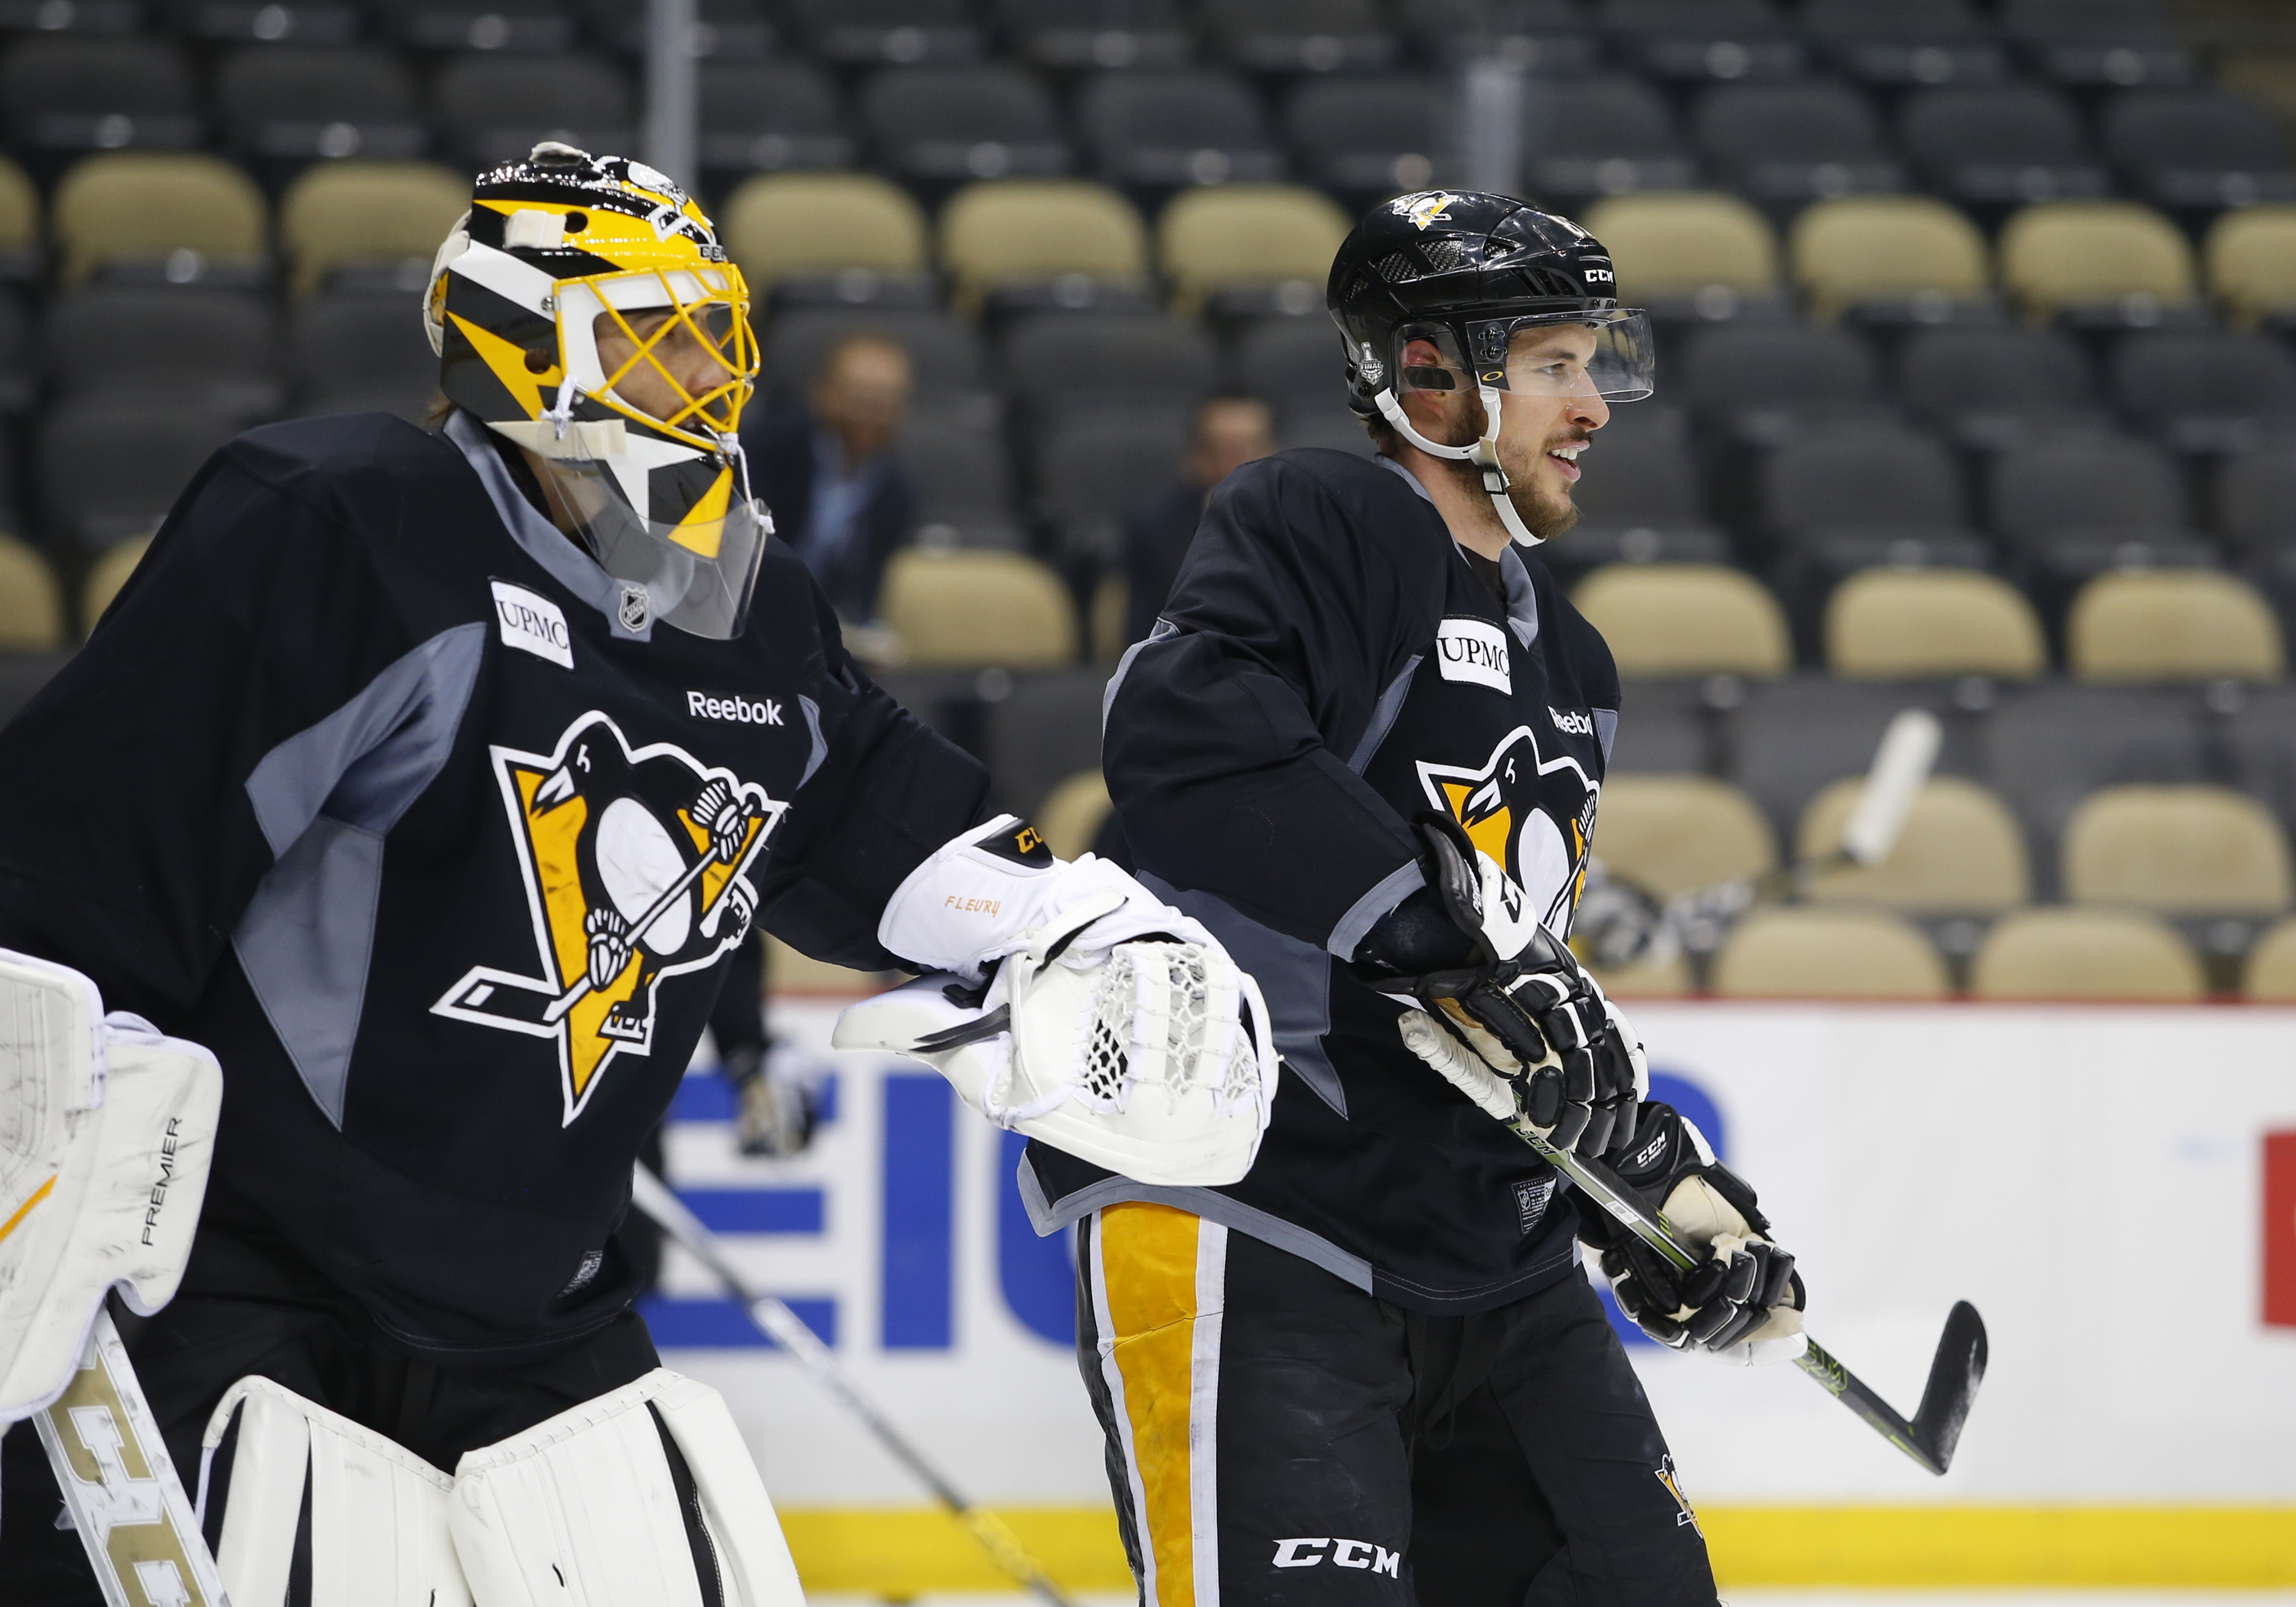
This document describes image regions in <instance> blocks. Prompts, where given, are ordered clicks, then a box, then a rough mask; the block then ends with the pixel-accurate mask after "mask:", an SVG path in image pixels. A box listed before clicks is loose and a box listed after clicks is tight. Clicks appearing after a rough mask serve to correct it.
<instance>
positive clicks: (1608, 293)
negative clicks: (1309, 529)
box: [1324, 190, 1656, 546]
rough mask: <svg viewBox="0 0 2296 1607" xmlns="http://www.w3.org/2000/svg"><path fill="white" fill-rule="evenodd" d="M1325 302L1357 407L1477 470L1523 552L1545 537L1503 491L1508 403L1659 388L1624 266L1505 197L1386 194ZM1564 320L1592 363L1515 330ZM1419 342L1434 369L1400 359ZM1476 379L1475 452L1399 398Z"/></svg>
mask: <svg viewBox="0 0 2296 1607" xmlns="http://www.w3.org/2000/svg"><path fill="white" fill-rule="evenodd" d="M1324 306H1325V307H1326V308H1327V309H1328V310H1329V311H1330V313H1331V315H1332V319H1333V322H1334V323H1336V324H1338V325H1339V326H1340V333H1341V337H1342V340H1343V344H1344V345H1345V348H1346V351H1347V364H1348V401H1349V406H1352V407H1353V408H1354V409H1355V410H1356V412H1357V414H1361V415H1363V416H1365V417H1370V416H1373V415H1374V414H1376V415H1378V416H1380V417H1382V418H1384V419H1386V420H1387V422H1389V423H1390V424H1391V425H1393V426H1394V428H1395V429H1396V430H1397V431H1398V433H1399V434H1401V435H1402V436H1403V438H1404V439H1406V440H1408V441H1409V442H1410V443H1411V444H1412V445H1413V446H1415V447H1418V448H1419V449H1420V450H1421V451H1423V452H1425V453H1428V454H1429V455H1432V456H1435V457H1443V458H1452V459H1456V460H1458V461H1462V462H1467V463H1473V464H1474V465H1475V466H1476V467H1477V468H1479V469H1480V470H1481V471H1482V473H1483V488H1484V490H1485V491H1486V492H1488V494H1489V496H1490V498H1491V503H1492V505H1493V506H1494V507H1495V508H1496V509H1497V512H1498V515H1499V520H1500V522H1502V523H1503V524H1505V527H1506V529H1507V531H1508V533H1509V534H1510V535H1511V536H1513V537H1514V539H1515V540H1516V541H1517V542H1519V543H1521V545H1525V546H1533V545H1538V541H1539V537H1537V536H1534V535H1532V534H1531V533H1530V531H1529V529H1527V528H1526V527H1525V526H1524V524H1523V522H1522V520H1521V516H1520V515H1519V514H1517V513H1516V512H1515V510H1514V504H1513V503H1512V502H1511V501H1509V500H1508V497H1507V495H1506V493H1507V486H1508V481H1507V477H1506V471H1505V470H1504V469H1502V468H1501V467H1500V466H1499V461H1498V433H1499V416H1500V408H1501V406H1502V405H1503V400H1502V399H1503V398H1504V397H1505V396H1506V395H1509V394H1513V395H1517V396H1526V395H1538V396H1549V397H1553V396H1574V395H1575V396H1595V397H1600V398H1603V400H1604V401H1606V402H1631V401H1637V400H1639V399H1641V398H1644V397H1646V396H1648V395H1650V394H1651V391H1652V389H1653V386H1654V375H1655V370H1656V361H1655V357H1654V355H1653V352H1652V342H1651V331H1650V318H1649V316H1648V315H1647V314H1645V313H1644V312H1642V311H1641V310H1640V309H1638V308H1634V307H1620V305H1619V300H1618V275H1617V272H1616V270H1615V269H1614V268H1613V267H1612V266H1611V258H1610V254H1609V253H1608V252H1607V251H1605V250H1603V243H1602V242H1600V241H1598V240H1596V239H1595V237H1594V236H1593V235H1592V234H1588V233H1587V231H1586V230H1584V229H1582V228H1580V227H1579V225H1577V224H1575V223H1573V222H1571V221H1570V219H1569V218H1567V217H1557V216H1556V215H1554V213H1551V212H1542V211H1540V210H1539V209H1538V208H1536V207H1533V206H1530V205H1529V204H1527V203H1525V202H1523V201H1516V200H1514V199H1513V198H1512V197H1509V196H1505V195H1492V194H1488V193H1484V192H1481V191H1476V190H1422V191H1418V192H1416V193H1413V194H1409V195H1398V196H1397V197H1396V198H1395V199H1394V200H1393V201H1384V202H1382V203H1381V204H1380V205H1379V206H1377V207H1375V208H1374V209H1372V210H1371V211H1370V212H1369V213H1367V214H1366V215H1365V217H1364V219H1363V221H1362V222H1360V223H1358V224H1357V225H1356V226H1355V228H1354V229H1353V230H1352V231H1351V232H1350V233H1349V235H1348V237H1347V239H1346V240H1345V241H1343V242H1341V245H1340V250H1339V255H1338V256H1337V257H1335V258H1333V261H1332V276H1331V279H1330V282H1329V283H1328V284H1327V285H1326V287H1325V290H1324ZM1558 325H1570V326H1575V327H1578V328H1580V329H1583V330H1585V331H1587V332H1588V333H1590V334H1592V335H1593V336H1594V346H1593V348H1592V350H1591V351H1590V352H1588V353H1587V355H1586V356H1585V357H1584V358H1583V360H1582V359H1580V358H1579V357H1576V356H1568V357H1561V358H1558V357H1557V356H1556V354H1554V353H1553V352H1551V351H1548V352H1543V353H1540V354H1539V355H1538V356H1536V357H1531V356H1529V354H1528V353H1526V352H1525V350H1524V348H1525V347H1526V346H1528V345H1529V342H1525V341H1521V340H1519V339H1518V337H1519V336H1521V334H1522V333H1524V332H1526V331H1537V330H1538V329H1541V328H1552V327H1554V326H1558ZM1420 340H1424V341H1426V342H1428V343H1429V344H1431V345H1432V346H1433V347H1434V348H1435V350H1436V351H1437V352H1438V353H1439V355H1440V357H1441V361H1440V363H1439V364H1437V365H1428V364H1424V363H1419V364H1412V365H1406V364H1405V362H1404V360H1403V359H1404V354H1405V352H1406V350H1407V349H1408V348H1410V347H1411V345H1412V344H1413V342H1415V341H1420ZM1471 384H1472V386H1474V387H1475V389H1477V391H1478V392H1479V393H1480V396H1481V398H1482V403H1483V435H1482V439H1480V440H1478V441H1477V442H1475V444H1474V445H1472V446H1471V447H1452V446H1446V445H1441V444H1439V443H1437V442H1434V441H1431V440H1429V439H1427V438H1426V437H1424V436H1423V435H1421V434H1420V433H1419V431H1418V430H1416V429H1415V428H1414V427H1413V426H1412V423H1411V420H1410V416H1409V415H1408V414H1406V413H1405V412H1404V410H1403V405H1402V403H1401V402H1400V401H1399V400H1398V393H1400V392H1403V391H1411V390H1456V389H1462V388H1463V387H1464V386H1467V385H1471Z"/></svg>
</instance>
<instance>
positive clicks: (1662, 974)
mask: <svg viewBox="0 0 2296 1607" xmlns="http://www.w3.org/2000/svg"><path fill="white" fill-rule="evenodd" d="M1581 963H1585V964H1586V966H1587V970H1588V971H1589V972H1592V973H1593V975H1594V978H1595V980H1596V981H1597V982H1600V983H1601V984H1602V985H1603V992H1604V993H1606V994H1608V995H1609V996H1611V997H1612V998H1614V999H1678V998H1680V997H1682V996H1684V995H1685V994H1687V993H1689V992H1691V991H1692V989H1693V987H1694V985H1695V983H1696V978H1695V976H1694V975H1693V973H1692V972H1691V969H1690V956H1689V955H1685V954H1683V953H1681V952H1680V951H1679V950H1677V952H1675V953H1673V954H1670V955H1667V956H1666V958H1664V959H1663V960H1661V959H1656V958H1652V957H1651V956H1649V955H1645V956H1644V957H1643V958H1642V959H1639V960H1636V962H1635V963H1633V964H1631V965H1600V964H1596V963H1593V962H1591V961H1587V960H1585V959H1584V958H1583V956H1582V962H1581Z"/></svg>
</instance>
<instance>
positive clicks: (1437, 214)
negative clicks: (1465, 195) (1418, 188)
mask: <svg viewBox="0 0 2296 1607" xmlns="http://www.w3.org/2000/svg"><path fill="white" fill-rule="evenodd" d="M1458 199H1459V198H1458V197H1457V196H1456V195H1454V194H1452V193H1450V192H1449V191H1448V190H1438V191H1437V192H1436V193H1434V194H1432V195H1418V196H1414V197H1413V198H1412V199H1411V200H1410V201H1407V202H1406V201H1398V202H1397V203H1396V204H1397V205H1398V206H1399V207H1401V208H1402V209H1403V215H1404V216H1405V217H1408V218H1409V219H1410V220H1411V221H1412V223H1413V224H1414V225H1416V226H1417V227H1419V228H1421V229H1431V228H1433V227H1434V226H1435V225H1436V223H1437V222H1438V221H1439V219H1440V218H1441V217H1442V216H1443V214H1444V213H1446V212H1447V211H1449V210H1450V209H1451V203H1452V202H1454V201H1457V200H1458Z"/></svg>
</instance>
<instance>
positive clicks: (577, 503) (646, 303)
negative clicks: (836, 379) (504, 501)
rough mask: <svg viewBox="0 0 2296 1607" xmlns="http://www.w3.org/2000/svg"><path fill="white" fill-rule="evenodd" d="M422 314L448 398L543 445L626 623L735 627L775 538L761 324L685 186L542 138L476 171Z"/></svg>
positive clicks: (549, 474)
mask: <svg viewBox="0 0 2296 1607" xmlns="http://www.w3.org/2000/svg"><path fill="white" fill-rule="evenodd" d="M423 323H424V324H425V326H426V327H427V329H428V330H429V332H430V346H431V349H432V350H434V351H436V352H437V353H438V354H439V387H440V389H443V390H444V391H445V392H446V394H447V399H448V400H450V401H452V402H454V403H455V404H456V405H457V406H461V407H463V408H464V409H466V410H467V411H469V412H470V413H471V414H473V415H474V416H476V417H477V418H478V419H479V420H480V422H482V423H484V424H485V425H486V427H487V428H488V429H489V430H494V431H495V432H496V434H498V435H500V436H502V437H504V439H507V440H510V441H512V442H515V443H516V444H517V445H519V446H521V447H525V448H526V449H527V450H528V451H529V452H530V453H531V454H533V455H534V459H535V460H536V461H537V463H539V465H540V469H539V472H540V474H541V476H542V478H543V480H545V493H546V494H547V495H548V496H549V497H550V499H551V501H552V503H553V504H554V506H555V507H556V508H557V509H558V511H559V512H561V513H562V515H563V516H565V519H566V521H567V522H569V523H570V524H571V525H573V526H574V527H575V529H574V530H573V532H572V533H573V534H574V535H575V536H576V537H577V538H578V540H580V541H581V542H582V543H583V544H584V545H585V546H586V547H587V548H588V549H589V551H590V553H591V554H592V556H594V558H596V559H597V561H598V562H599V564H600V566H601V567H602V568H603V569H604V570H606V572H607V573H608V574H610V575H611V576H613V577H614V578H617V579H619V580H620V581H621V582H622V583H623V596H624V609H623V615H624V619H625V621H626V622H627V623H631V624H633V625H635V623H637V622H638V621H640V620H652V619H660V620H662V621H665V622H667V623H668V624H671V625H675V626H676V627H679V628H680V629H682V630H686V631H690V632H693V634H695V635H703V636H715V637H720V638H722V637H727V636H732V635H736V634H738V633H739V632H740V630H741V628H742V619H744V617H745V616H746V615H747V614H748V612H749V604H750V592H751V590H752V589H753V587H754V586H756V583H757V575H758V562H759V560H760V559H761V558H762V556H763V555H764V552H765V544H766V538H767V537H768V536H770V535H771V534H772V533H773V521H772V519H771V517H770V516H769V515H768V514H767V512H766V510H765V509H764V507H763V506H762V505H760V504H758V503H757V502H756V501H755V500H754V499H753V498H752V497H751V496H750V487H749V473H748V469H747V465H746V464H745V463H744V461H743V459H742V447H741V441H740V439H739V436H738V433H737V432H738V430H739V429H740V426H741V420H742V406H743V404H744V403H746V402H747V401H748V400H749V398H750V391H751V389H752V388H753V386H754V384H755V381H756V379H757V373H758V348H757V338H756V336H755V334H754V333H753V332H752V331H751V330H750V292H749V287H748V286H747V285H746V284H744V283H742V271H741V269H739V268H738V267H736V266H734V264H733V263H732V262H730V261H729V260H727V258H726V250H725V248H724V247H723V246H721V245H720V244H719V243H718V241H717V230H716V228H715V227H714V226H713V225H711V223H710V221H709V218H708V217H704V216H703V215H702V212H701V208H700V207H699V206H698V205H696V204H695V203H694V201H693V200H692V199H691V198H690V197H688V196H687V195H686V193H685V191H683V190H681V189H680V188H678V186H677V185H676V184H674V183H672V182H671V181H670V180H669V179H668V177H666V176H663V175H662V174H660V173H659V172H657V171H655V170H654V169H653V168H649V167H647V166H646V165H645V164H644V163H643V162H637V161H632V160H628V159H627V158H624V157H619V156H593V155H591V154H590V153H589V152H586V151H578V150H576V149H575V148H574V147H572V146H570V145H564V144H561V143H557V142H555V141H545V142H544V143H541V144H539V145H537V146H535V147H534V149H533V151H532V152H530V153H529V155H527V156H526V157H525V158H524V159H522V160H518V161H512V162H506V163H504V164H503V165H502V166H500V167H497V168H491V169H489V170H488V171H487V172H485V173H482V174H480V176H479V178H478V182H477V184H476V185H475V187H474V188H473V190H472V192H471V209H470V211H469V212H467V213H466V214H464V216H463V219H462V221H461V222H460V223H458V224H457V225H455V230H454V232H453V233H452V234H449V235H448V236H447V242H446V243H445V244H444V245H442V246H441V247H439V256H438V258H437V260H436V261H435V262H434V263H433V264H432V265H431V269H430V292H429V294H428V295H427V296H426V297H425V299H424V301H423ZM697 342H698V348H697V345H696V344H695V343H697ZM602 344H603V346H604V348H606V349H605V350H604V351H603V352H602V349H601V348H602ZM697 349H698V351H699V353H700V360H699V361H697V360H696V352H697ZM610 361H611V364H612V366H611V369H610V368H609V366H608V364H609V362H610ZM633 381H636V383H635V385H634V384H633ZM626 386H628V387H632V388H633V389H644V390H646V391H649V392H651V393H652V398H653V401H654V406H653V409H652V410H651V411H650V410H649V409H648V408H646V407H644V406H638V405H637V404H636V403H635V402H634V401H632V400H631V399H630V398H629V396H628V395H627V394H626V393H625V390H624V389H623V388H624V387H626ZM663 398H668V399H667V401H666V402H665V401H664V399H663ZM640 591H643V594H644V595H643V597H640V596H638V595H636V594H637V593H638V592H640Z"/></svg>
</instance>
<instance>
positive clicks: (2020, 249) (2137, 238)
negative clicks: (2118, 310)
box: [1998, 201, 2197, 318]
mask: <svg viewBox="0 0 2296 1607" xmlns="http://www.w3.org/2000/svg"><path fill="white" fill-rule="evenodd" d="M1998 249H1999V252H2000V262H2001V282H2002V284H2003V286H2004V287H2005V289H2007V290H2008V291H2009V292H2010V293H2011V294H2012V295H2013V296H2014V297H2015V298H2016V299H2018V301H2019V302H2020V303H2021V305H2022V306H2023V307H2024V308H2025V310H2026V311H2027V312H2028V313H2030V314H2031V315H2032V316H2035V317H2041V318H2045V317H2048V316H2054V315H2055V314H2058V313H2063V312H2071V311H2077V310H2082V309H2097V308H2101V307H2108V306H2113V305H2120V304H2125V303H2127V301H2128V299H2129V298H2131V297H2136V298H2142V299H2144V301H2143V307H2144V316H2149V317H2157V316H2159V309H2160V308H2161V307H2163V306H2167V307H2181V306H2184V305H2185V304H2187V303H2190V302H2191V301H2192V300H2193V299H2194V295H2195V294H2196V293H2197V286H2196V284H2195V281H2194V267H2193V249H2192V247H2191V246H2190V245H2188V244H2186V243H2185V236H2184V235H2183V234H2181V233H2180V232H2179V231H2178V230H2177V225H2174V224H2172V223H2170V222H2169V220H2168V219H2167V218H2165V217H2161V214H2160V213H2158V212H2156V211H2154V210H2153V209H2152V208H2150V207H2146V206H2141V205H2139V204H2137V203H2136V202H2135V201H2040V202H2038V203H2036V204H2034V205H2032V206H2029V207H2026V208H2023V209H2021V210H2019V211H2018V212H2016V213H2015V214H2014V215H2013V216H2012V217H2010V219H2009V221H2008V222H2007V223H2005V224H2004V225H2002V228H2001V237H2000V241H1999V246H1998Z"/></svg>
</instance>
